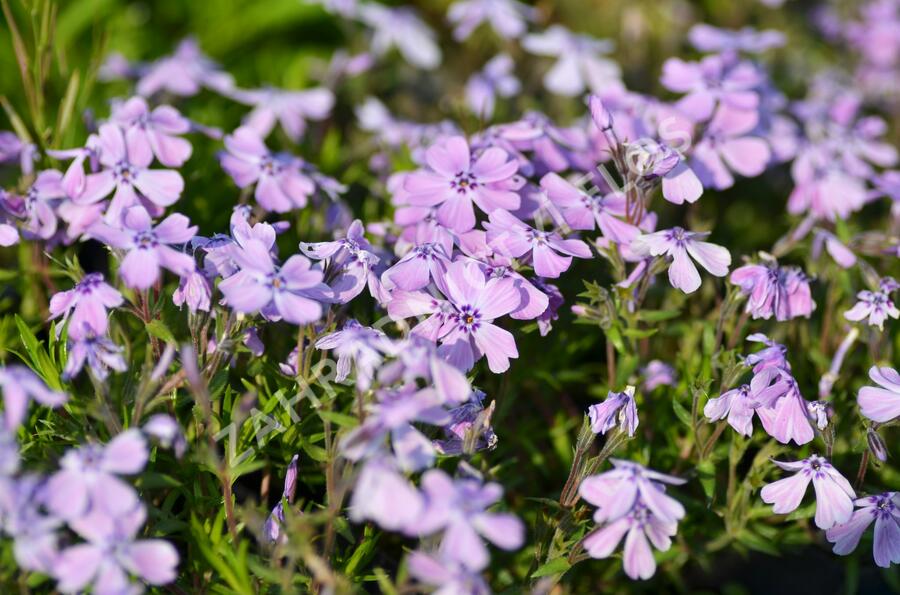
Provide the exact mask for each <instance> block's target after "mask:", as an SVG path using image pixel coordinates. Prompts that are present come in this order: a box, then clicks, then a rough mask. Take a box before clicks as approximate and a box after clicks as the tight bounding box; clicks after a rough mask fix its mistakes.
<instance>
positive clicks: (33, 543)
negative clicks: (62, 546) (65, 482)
mask: <svg viewBox="0 0 900 595" xmlns="http://www.w3.org/2000/svg"><path fill="white" fill-rule="evenodd" d="M10 440H11V441H12V442H13V443H14V442H15V439H14V438H10ZM44 489H45V483H44V480H43V478H41V477H39V476H37V475H33V474H29V475H24V476H22V477H18V478H13V477H0V534H6V535H7V536H9V537H12V538H13V540H14V544H13V555H14V556H15V559H16V564H18V565H19V567H20V568H22V569H25V570H32V571H35V572H40V573H42V574H50V573H51V572H52V570H53V568H54V565H55V564H56V560H57V558H58V555H59V554H58V551H57V548H58V543H57V542H58V537H57V534H56V530H57V529H58V528H59V527H60V525H61V524H62V521H60V520H59V519H57V518H55V517H52V516H48V515H46V514H44V513H43V512H42V511H41V510H40V506H41V496H42V493H43V491H44Z"/></svg>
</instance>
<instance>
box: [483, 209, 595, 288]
mask: <svg viewBox="0 0 900 595" xmlns="http://www.w3.org/2000/svg"><path fill="white" fill-rule="evenodd" d="M484 227H485V229H486V230H487V238H486V239H487V243H488V244H489V245H490V246H492V247H493V248H495V249H496V250H497V252H499V253H500V254H504V255H506V256H511V257H514V258H521V257H522V256H524V255H526V254H530V256H531V262H532V265H533V266H534V272H535V273H536V274H538V275H539V276H541V277H549V278H553V279H555V278H557V277H559V276H560V274H561V273H563V272H565V271H566V270H567V269H568V268H569V267H570V266H571V264H572V257H573V256H577V257H579V258H590V257H591V249H590V247H588V245H587V244H585V243H584V242H582V241H581V240H574V239H568V240H567V239H563V238H562V236H560V235H559V234H558V233H556V232H554V231H542V230H539V229H535V228H533V227H531V226H530V225H527V224H525V223H523V222H522V221H520V220H519V219H517V218H516V217H515V216H514V215H511V214H510V213H509V212H508V211H505V210H503V209H497V210H495V211H494V212H492V213H491V214H490V216H489V222H487V223H485V224H484Z"/></svg>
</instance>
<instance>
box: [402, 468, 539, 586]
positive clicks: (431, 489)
mask: <svg viewBox="0 0 900 595" xmlns="http://www.w3.org/2000/svg"><path fill="white" fill-rule="evenodd" d="M421 486H422V495H423V497H424V508H423V510H422V514H421V516H420V517H419V518H418V519H416V520H415V521H414V522H413V523H411V524H409V525H407V526H406V529H405V532H406V533H407V534H409V535H420V536H424V535H431V534H432V533H435V532H437V531H443V535H442V537H441V545H440V548H439V550H438V551H439V553H440V555H441V556H442V557H444V558H447V559H451V560H456V561H458V562H459V563H460V564H462V565H463V566H464V567H465V568H467V569H469V570H472V571H478V570H482V569H484V568H485V567H486V566H487V565H488V562H489V561H490V556H489V554H488V550H487V547H485V545H484V542H483V541H482V538H484V539H486V540H487V541H489V542H491V543H493V544H494V545H496V546H497V547H499V548H502V549H504V550H516V549H518V548H519V547H521V546H522V543H523V542H524V541H525V525H524V524H523V523H522V521H521V520H519V519H518V517H516V516H515V515H513V514H510V513H502V512H488V511H487V508H488V507H490V506H492V505H493V504H495V503H496V502H497V501H499V500H500V498H501V497H502V495H503V488H502V487H501V486H500V484H497V483H484V484H483V483H482V482H481V481H480V480H478V479H475V478H461V479H452V478H451V477H450V476H449V475H447V474H446V473H444V472H443V471H441V470H440V469H431V470H429V471H427V472H425V474H424V475H422V481H421Z"/></svg>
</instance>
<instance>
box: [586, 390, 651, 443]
mask: <svg viewBox="0 0 900 595" xmlns="http://www.w3.org/2000/svg"><path fill="white" fill-rule="evenodd" d="M588 417H589V418H590V420H591V431H592V432H594V433H595V434H606V433H607V432H608V431H610V430H611V429H613V428H615V427H616V426H618V427H619V429H620V430H621V431H623V432H628V435H629V436H634V432H635V430H637V427H638V421H639V420H638V415H637V405H636V404H635V402H634V387H633V386H626V387H625V390H624V391H623V392H620V393H618V392H613V391H609V394H608V395H607V396H606V400H605V401H603V402H602V403H597V404H595V405H591V406H590V407H589V408H588Z"/></svg>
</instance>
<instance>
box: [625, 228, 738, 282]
mask: <svg viewBox="0 0 900 595" xmlns="http://www.w3.org/2000/svg"><path fill="white" fill-rule="evenodd" d="M708 235H709V234H708V233H698V232H691V231H686V230H684V229H682V228H680V227H673V228H672V229H667V230H663V231H657V232H654V233H650V234H646V235H642V236H640V237H638V238H636V239H635V240H633V241H632V242H631V249H632V251H634V252H635V254H637V255H639V256H662V255H665V256H671V257H672V263H671V265H670V266H669V283H671V284H672V287H675V288H676V289H680V290H681V291H683V292H684V293H693V292H694V291H697V289H699V288H700V274H699V273H698V272H697V267H695V266H694V264H693V263H692V262H691V257H693V258H694V260H696V261H697V262H699V263H700V265H701V266H702V267H703V268H704V269H706V270H707V271H709V272H710V273H711V274H713V275H715V276H716V277H724V276H725V275H727V274H728V266H729V265H730V264H731V254H729V252H728V250H726V249H725V248H723V247H722V246H717V245H716V244H711V243H709V242H704V241H702V239H703V238H705V237H706V236H708ZM688 255H690V257H689V256H688Z"/></svg>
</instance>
